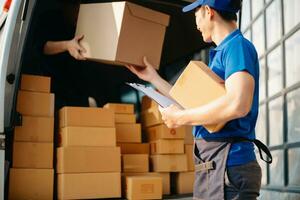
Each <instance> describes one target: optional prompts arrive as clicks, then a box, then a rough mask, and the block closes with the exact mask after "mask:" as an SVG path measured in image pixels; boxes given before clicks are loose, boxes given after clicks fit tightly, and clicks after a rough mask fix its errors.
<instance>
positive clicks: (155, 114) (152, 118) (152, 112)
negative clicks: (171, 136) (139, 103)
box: [141, 106, 164, 128]
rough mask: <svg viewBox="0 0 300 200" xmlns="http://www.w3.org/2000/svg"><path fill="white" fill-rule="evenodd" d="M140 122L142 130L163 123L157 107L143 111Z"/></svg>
mask: <svg viewBox="0 0 300 200" xmlns="http://www.w3.org/2000/svg"><path fill="white" fill-rule="evenodd" d="M141 120H142V125H143V128H147V127H150V126H155V125H159V124H163V123H164V121H163V120H162V118H161V114H160V112H159V110H158V106H154V107H151V108H149V109H147V110H145V111H142V112H141Z"/></svg>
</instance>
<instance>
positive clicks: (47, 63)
mask: <svg viewBox="0 0 300 200" xmlns="http://www.w3.org/2000/svg"><path fill="white" fill-rule="evenodd" d="M88 2H89V1H79V0H43V1H37V4H36V7H35V10H34V13H33V17H32V19H33V20H32V22H31V27H30V29H29V34H28V35H29V37H28V38H27V41H26V44H25V51H24V55H23V58H24V59H23V63H22V73H28V74H37V75H46V76H49V75H50V76H53V75H52V74H53V73H57V71H60V73H61V74H63V76H64V77H63V78H61V79H63V81H61V82H59V84H58V86H57V85H55V86H53V85H52V87H56V90H57V88H58V90H60V87H65V90H66V91H67V92H66V93H67V94H68V95H69V96H72V95H74V97H73V99H77V100H70V101H69V102H67V103H66V104H69V105H74V106H81V105H82V106H86V105H87V97H88V96H92V97H94V98H95V100H96V101H97V104H98V106H103V105H104V104H105V103H107V102H121V101H123V102H124V98H122V96H124V95H127V94H128V93H133V95H131V96H133V98H131V99H127V100H125V101H127V103H136V104H137V106H136V107H138V105H139V100H140V98H139V97H140V96H141V95H137V94H136V92H135V91H134V90H132V89H131V88H129V87H128V86H126V85H125V82H142V81H140V80H138V78H137V77H136V76H135V75H133V74H132V73H131V72H129V71H128V70H127V69H126V68H125V67H120V66H111V65H107V64H102V63H97V62H93V61H75V60H73V61H71V63H72V64H70V63H65V62H59V61H58V62H55V60H56V59H58V58H57V56H50V58H49V56H45V55H44V54H43V44H44V43H45V42H46V39H47V38H45V36H44V35H43V34H44V33H45V29H46V30H48V33H47V34H48V35H47V37H49V38H50V39H52V40H61V39H72V37H71V35H72V36H74V32H75V24H76V19H77V14H78V8H79V4H80V3H88ZM92 2H93V3H95V2H97V0H93V1H92ZM99 2H103V1H99ZM107 2H111V1H107ZM131 2H134V3H137V4H140V5H143V6H146V7H149V8H152V9H155V10H158V11H161V12H164V13H166V14H169V15H171V22H170V26H169V27H168V29H167V32H166V36H165V42H164V48H163V54H162V60H161V68H160V74H161V75H162V76H163V77H164V78H166V79H168V80H172V78H173V77H174V76H178V72H180V71H181V70H182V69H183V68H184V67H185V66H186V65H187V63H188V61H189V60H190V59H191V58H193V54H194V53H195V52H199V51H200V49H202V48H204V47H206V46H207V45H206V44H205V43H203V41H202V38H201V34H199V32H198V31H197V30H196V28H195V22H194V14H193V13H192V14H187V15H186V14H183V13H182V12H181V9H182V6H183V5H180V3H178V2H181V1H175V2H177V4H176V3H172V4H169V3H168V2H170V1H163V0H161V1H157V0H155V1H154V0H149V1H135V0H131ZM60 18H64V19H65V20H64V22H65V25H59V24H60V22H62V21H63V20H60ZM67 32H68V33H67ZM58 33H61V38H60V37H59V36H56V37H54V35H55V34H56V35H59V34H58ZM60 56H61V57H63V56H67V55H60ZM45 57H48V58H45ZM58 60H59V59H58ZM58 65H59V66H58ZM53 81H54V82H55V81H56V80H53ZM70 91H72V92H70ZM74 93H77V94H74ZM65 95H66V94H65ZM137 111H139V110H137Z"/></svg>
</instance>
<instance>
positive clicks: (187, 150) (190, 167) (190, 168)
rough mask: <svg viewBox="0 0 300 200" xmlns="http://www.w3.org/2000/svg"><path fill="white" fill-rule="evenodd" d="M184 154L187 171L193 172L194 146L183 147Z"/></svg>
mask: <svg viewBox="0 0 300 200" xmlns="http://www.w3.org/2000/svg"><path fill="white" fill-rule="evenodd" d="M184 153H185V154H186V156H187V164H188V171H194V170H195V164H194V145H192V144H186V145H184Z"/></svg>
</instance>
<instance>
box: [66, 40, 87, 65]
mask: <svg viewBox="0 0 300 200" xmlns="http://www.w3.org/2000/svg"><path fill="white" fill-rule="evenodd" d="M83 37H84V35H77V36H75V37H74V38H73V39H72V40H69V41H67V50H68V52H69V53H70V55H71V56H73V57H74V58H75V59H77V60H86V58H85V57H84V56H83V55H82V53H85V52H86V50H85V49H84V48H83V47H82V46H81V45H80V44H79V42H80V40H82V39H83Z"/></svg>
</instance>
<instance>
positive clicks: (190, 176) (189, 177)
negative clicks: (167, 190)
mask: <svg viewBox="0 0 300 200" xmlns="http://www.w3.org/2000/svg"><path fill="white" fill-rule="evenodd" d="M175 177H176V178H175V184H176V193H177V194H192V193H193V189H194V181H195V172H179V173H176V176H175Z"/></svg>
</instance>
